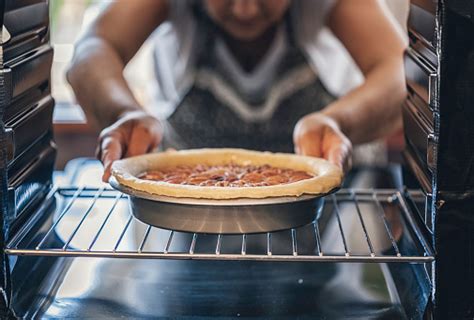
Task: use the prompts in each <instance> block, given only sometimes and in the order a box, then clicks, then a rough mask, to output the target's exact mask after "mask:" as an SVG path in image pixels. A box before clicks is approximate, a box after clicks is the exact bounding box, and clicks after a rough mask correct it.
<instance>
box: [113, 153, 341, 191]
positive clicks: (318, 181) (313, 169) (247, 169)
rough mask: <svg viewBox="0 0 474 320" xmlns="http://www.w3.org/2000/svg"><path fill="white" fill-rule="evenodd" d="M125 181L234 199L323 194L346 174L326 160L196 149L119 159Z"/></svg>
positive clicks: (116, 171)
mask: <svg viewBox="0 0 474 320" xmlns="http://www.w3.org/2000/svg"><path fill="white" fill-rule="evenodd" d="M112 174H113V176H114V177H115V179H116V180H117V181H118V182H119V183H120V184H122V185H124V186H127V187H129V188H132V189H136V190H139V191H144V192H148V193H151V194H155V195H161V196H169V197H185V198H207V199H235V198H267V197H283V196H301V195H303V194H323V193H327V192H329V191H331V190H333V189H334V188H337V187H338V186H339V185H340V183H341V181H342V172H341V170H340V169H339V168H337V167H336V166H334V165H332V164H330V163H329V162H327V161H326V160H324V159H319V158H313V157H305V156H298V155H294V154H283V153H270V152H258V151H249V150H242V149H195V150H184V151H168V152H162V153H156V154H148V155H143V156H138V157H132V158H128V159H124V160H119V161H116V162H115V163H114V164H113V166H112Z"/></svg>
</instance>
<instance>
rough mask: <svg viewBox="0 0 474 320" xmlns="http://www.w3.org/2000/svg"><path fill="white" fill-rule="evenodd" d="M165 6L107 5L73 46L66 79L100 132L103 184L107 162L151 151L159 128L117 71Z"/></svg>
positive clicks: (151, 2)
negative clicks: (72, 55) (73, 52)
mask: <svg viewBox="0 0 474 320" xmlns="http://www.w3.org/2000/svg"><path fill="white" fill-rule="evenodd" d="M167 12H168V5H167V2H166V1H165V0H140V1H117V2H113V3H112V4H111V5H109V6H108V8H107V9H106V10H105V11H104V12H103V13H102V14H101V15H100V16H99V17H98V18H97V19H96V21H95V22H94V23H93V24H92V26H91V27H90V28H89V30H87V32H86V33H85V35H84V36H83V37H82V38H81V39H80V40H79V41H78V43H77V44H76V48H75V54H74V57H73V61H72V63H71V66H70V68H69V70H68V72H67V79H68V81H69V83H70V84H71V86H72V88H73V90H74V93H75V95H76V98H77V100H78V102H79V104H80V105H81V107H82V108H83V110H84V112H85V114H86V117H87V119H88V121H89V122H90V123H92V124H93V125H94V126H95V127H96V128H98V129H99V130H102V129H104V128H105V129H104V130H102V133H101V135H100V138H99V143H100V145H99V149H98V150H99V152H98V154H99V157H100V158H101V160H102V162H103V163H104V166H105V169H106V170H105V175H104V180H108V177H109V174H108V172H109V168H110V166H111V164H112V162H113V161H114V160H116V159H119V158H121V157H123V156H132V155H136V154H140V153H144V152H147V151H149V150H150V149H152V148H154V147H156V145H157V144H158V143H159V141H160V139H161V128H160V125H159V123H158V121H157V120H156V119H154V118H153V117H151V116H150V115H148V114H146V113H145V112H144V111H143V109H142V108H141V106H140V105H139V103H138V102H137V100H136V99H135V97H134V96H133V94H132V92H131V90H130V88H129V87H128V85H127V83H126V81H125V78H124V76H123V70H124V68H125V66H126V65H127V63H128V62H129V61H130V59H131V58H132V57H133V56H134V55H135V54H136V52H137V51H138V49H139V48H140V47H141V45H142V44H143V42H144V41H145V40H146V39H147V38H148V36H149V35H150V34H151V33H152V32H153V30H155V29H156V27H158V26H159V25H160V23H161V22H163V21H164V20H165V19H166V17H167Z"/></svg>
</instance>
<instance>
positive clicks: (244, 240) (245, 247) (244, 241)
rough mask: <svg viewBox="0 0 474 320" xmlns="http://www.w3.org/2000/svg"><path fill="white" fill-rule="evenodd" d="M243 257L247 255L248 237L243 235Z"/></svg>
mask: <svg viewBox="0 0 474 320" xmlns="http://www.w3.org/2000/svg"><path fill="white" fill-rule="evenodd" d="M240 252H241V253H242V255H243V256H245V255H246V254H247V235H246V234H243V235H242V250H241V251H240Z"/></svg>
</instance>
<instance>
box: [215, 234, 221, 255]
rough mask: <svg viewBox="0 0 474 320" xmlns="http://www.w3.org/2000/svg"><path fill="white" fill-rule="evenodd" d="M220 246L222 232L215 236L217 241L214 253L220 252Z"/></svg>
mask: <svg viewBox="0 0 474 320" xmlns="http://www.w3.org/2000/svg"><path fill="white" fill-rule="evenodd" d="M221 246H222V234H219V235H218V236H217V243H216V254H217V255H219V254H221Z"/></svg>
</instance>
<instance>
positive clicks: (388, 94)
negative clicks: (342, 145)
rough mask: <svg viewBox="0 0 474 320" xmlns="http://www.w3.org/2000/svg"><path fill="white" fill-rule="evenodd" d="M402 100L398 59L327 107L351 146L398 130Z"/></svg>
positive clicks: (376, 69)
mask: <svg viewBox="0 0 474 320" xmlns="http://www.w3.org/2000/svg"><path fill="white" fill-rule="evenodd" d="M405 97H406V89H405V79H404V72H403V61H402V58H401V57H393V58H391V59H386V60H385V61H383V62H382V63H380V65H376V66H374V68H373V69H372V71H369V72H367V74H366V79H365V82H364V84H362V85H361V86H360V87H358V88H356V89H354V90H353V91H351V92H349V93H348V94H347V95H345V96H343V97H341V98H340V99H338V100H337V101H335V102H334V103H332V104H330V105H329V106H328V107H327V108H326V109H325V110H324V111H323V113H324V114H326V115H328V116H330V117H332V118H333V119H334V120H336V122H337V123H338V124H339V126H340V127H341V130H342V131H343V132H344V134H345V135H346V136H347V137H348V138H349V139H350V140H351V141H352V143H354V144H359V143H365V142H369V141H372V140H375V139H378V138H381V137H383V136H385V135H387V134H389V133H391V132H393V131H394V130H395V129H397V128H399V127H400V126H401V104H402V102H403V100H404V99H405Z"/></svg>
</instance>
